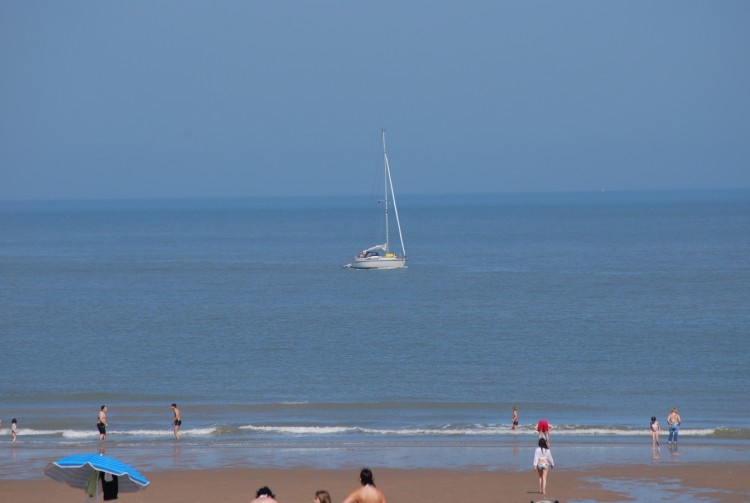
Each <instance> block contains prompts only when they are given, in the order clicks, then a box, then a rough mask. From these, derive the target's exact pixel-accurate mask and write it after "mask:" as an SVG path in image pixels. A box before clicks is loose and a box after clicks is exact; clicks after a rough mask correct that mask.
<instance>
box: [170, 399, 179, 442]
mask: <svg viewBox="0 0 750 503" xmlns="http://www.w3.org/2000/svg"><path fill="white" fill-rule="evenodd" d="M170 407H171V408H172V412H174V418H173V419H172V426H173V428H174V438H176V439H177V440H179V439H180V426H182V414H180V409H178V408H177V404H176V403H173V404H172V405H170Z"/></svg>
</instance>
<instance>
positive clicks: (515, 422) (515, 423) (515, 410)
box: [511, 405, 518, 430]
mask: <svg viewBox="0 0 750 503" xmlns="http://www.w3.org/2000/svg"><path fill="white" fill-rule="evenodd" d="M516 428H518V408H517V407H516V406H515V405H514V406H513V428H511V429H512V430H515V429H516Z"/></svg>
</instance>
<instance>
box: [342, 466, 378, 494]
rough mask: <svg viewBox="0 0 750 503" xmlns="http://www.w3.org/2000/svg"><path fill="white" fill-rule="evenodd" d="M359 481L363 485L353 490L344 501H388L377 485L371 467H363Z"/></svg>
mask: <svg viewBox="0 0 750 503" xmlns="http://www.w3.org/2000/svg"><path fill="white" fill-rule="evenodd" d="M359 482H360V484H362V487H360V488H359V489H355V490H354V491H352V493H351V494H350V495H349V496H348V497H347V498H346V499H345V500H344V501H343V503H386V502H385V495H384V494H383V492H382V491H381V490H380V489H377V488H376V487H375V481H374V480H373V478H372V471H370V469H369V468H367V467H365V468H362V471H360V472H359Z"/></svg>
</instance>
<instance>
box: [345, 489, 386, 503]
mask: <svg viewBox="0 0 750 503" xmlns="http://www.w3.org/2000/svg"><path fill="white" fill-rule="evenodd" d="M344 503H386V501H385V495H384V494H383V491H381V490H380V489H378V488H376V487H374V486H370V485H366V486H362V487H360V488H359V489H356V490H354V491H353V492H352V493H351V494H350V495H349V497H348V498H346V499H345V500H344Z"/></svg>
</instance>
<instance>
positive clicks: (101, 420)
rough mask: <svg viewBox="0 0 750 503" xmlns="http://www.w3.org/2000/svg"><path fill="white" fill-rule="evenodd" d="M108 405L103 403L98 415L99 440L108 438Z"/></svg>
mask: <svg viewBox="0 0 750 503" xmlns="http://www.w3.org/2000/svg"><path fill="white" fill-rule="evenodd" d="M107 410H108V409H107V406H106V405H102V407H101V409H99V414H98V415H97V416H96V429H97V430H99V440H105V439H106V438H107V426H109V425H108V424H107Z"/></svg>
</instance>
